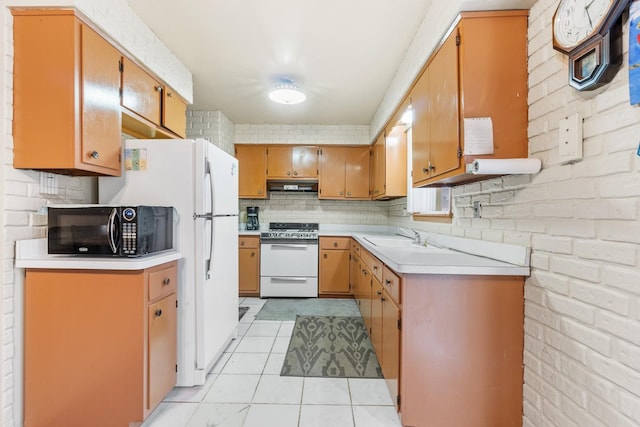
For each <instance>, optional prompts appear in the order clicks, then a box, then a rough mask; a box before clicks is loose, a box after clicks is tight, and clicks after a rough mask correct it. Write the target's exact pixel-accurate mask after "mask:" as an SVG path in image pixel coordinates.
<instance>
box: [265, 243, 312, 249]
mask: <svg viewBox="0 0 640 427" xmlns="http://www.w3.org/2000/svg"><path fill="white" fill-rule="evenodd" d="M269 245H271V248H272V249H303V250H306V249H307V248H308V247H309V245H308V244H307V245H300V244H292V243H269Z"/></svg>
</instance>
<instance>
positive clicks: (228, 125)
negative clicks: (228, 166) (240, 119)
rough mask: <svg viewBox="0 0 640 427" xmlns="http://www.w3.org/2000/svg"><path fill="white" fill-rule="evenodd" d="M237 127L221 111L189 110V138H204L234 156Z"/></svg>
mask: <svg viewBox="0 0 640 427" xmlns="http://www.w3.org/2000/svg"><path fill="white" fill-rule="evenodd" d="M234 137H235V126H234V124H233V123H232V122H231V120H229V119H228V118H227V116H225V115H224V114H223V113H222V112H221V111H197V110H187V138H204V139H206V140H207V141H210V142H212V143H213V144H215V145H216V146H218V147H220V148H222V149H223V150H225V151H226V152H227V153H229V154H231V155H234V150H233V144H234Z"/></svg>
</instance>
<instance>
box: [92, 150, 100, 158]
mask: <svg viewBox="0 0 640 427" xmlns="http://www.w3.org/2000/svg"><path fill="white" fill-rule="evenodd" d="M90 156H91V157H92V158H94V159H97V158H98V157H100V153H98V152H97V151H96V150H93V151H92V152H91V154H90Z"/></svg>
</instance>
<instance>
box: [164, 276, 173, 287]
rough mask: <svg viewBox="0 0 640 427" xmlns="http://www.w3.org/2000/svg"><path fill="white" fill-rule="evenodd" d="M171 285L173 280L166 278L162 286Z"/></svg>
mask: <svg viewBox="0 0 640 427" xmlns="http://www.w3.org/2000/svg"><path fill="white" fill-rule="evenodd" d="M169 283H171V279H169V278H168V277H165V278H164V280H163V281H162V286H167V285H169Z"/></svg>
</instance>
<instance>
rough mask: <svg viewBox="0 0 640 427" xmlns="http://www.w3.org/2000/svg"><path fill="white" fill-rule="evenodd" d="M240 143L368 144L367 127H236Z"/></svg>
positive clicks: (236, 138)
mask: <svg viewBox="0 0 640 427" xmlns="http://www.w3.org/2000/svg"><path fill="white" fill-rule="evenodd" d="M235 142H236V143H237V144H322V145H328V144H354V145H358V144H369V142H370V139H369V126H368V125H246V124H237V123H236V125H235Z"/></svg>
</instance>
